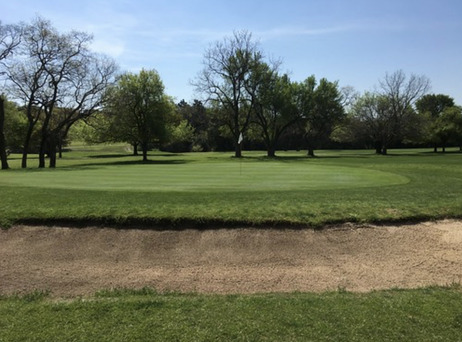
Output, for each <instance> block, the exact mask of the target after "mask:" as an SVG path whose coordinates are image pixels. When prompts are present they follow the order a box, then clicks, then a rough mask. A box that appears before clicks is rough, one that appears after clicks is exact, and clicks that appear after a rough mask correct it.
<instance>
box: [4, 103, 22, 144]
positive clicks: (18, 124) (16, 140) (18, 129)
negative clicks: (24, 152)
mask: <svg viewBox="0 0 462 342" xmlns="http://www.w3.org/2000/svg"><path fill="white" fill-rule="evenodd" d="M26 131H27V117H26V115H25V114H24V112H23V111H22V110H20V109H19V108H18V106H17V105H16V104H15V103H13V102H10V101H5V130H4V134H5V137H6V148H7V149H8V150H10V151H18V152H19V151H21V148H22V145H23V144H24V135H25V132H26Z"/></svg>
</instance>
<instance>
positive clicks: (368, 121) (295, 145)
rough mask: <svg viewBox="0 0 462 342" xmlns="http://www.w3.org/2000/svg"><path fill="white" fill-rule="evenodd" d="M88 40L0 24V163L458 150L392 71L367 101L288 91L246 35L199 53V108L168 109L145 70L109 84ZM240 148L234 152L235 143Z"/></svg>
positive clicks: (335, 93) (458, 121)
mask: <svg viewBox="0 0 462 342" xmlns="http://www.w3.org/2000/svg"><path fill="white" fill-rule="evenodd" d="M91 41H92V36H91V35H88V34H86V33H83V32H77V31H72V32H68V33H60V32H58V31H57V30H56V29H55V28H54V27H53V26H52V25H51V23H50V22H48V21H46V20H44V19H42V18H36V19H35V20H34V21H32V22H31V23H30V24H20V25H1V23H0V63H1V64H0V65H1V75H2V78H3V80H4V82H5V83H4V85H3V89H2V93H6V94H8V98H9V99H10V101H8V100H7V99H6V97H5V96H4V95H2V96H1V99H0V156H1V162H2V168H4V169H5V168H8V161H7V151H12V152H16V153H22V167H23V168H25V167H27V159H28V154H29V153H37V154H38V155H39V167H44V166H45V160H46V158H47V157H48V159H49V166H50V167H55V166H56V158H57V156H61V153H62V149H63V147H64V146H65V145H66V144H68V143H69V141H70V139H75V140H83V141H86V142H89V143H103V142H126V143H129V144H131V145H132V147H133V153H134V154H138V151H139V150H141V151H142V158H143V161H146V160H147V159H148V151H149V149H152V148H160V149H162V150H165V151H171V152H185V151H230V150H234V155H235V157H241V156H242V147H243V146H245V149H266V151H267V155H268V156H269V157H275V156H276V151H277V150H287V149H296V150H300V149H305V150H306V151H307V154H308V155H309V156H314V155H315V150H316V149H319V148H372V149H375V151H376V153H379V154H387V151H388V149H389V148H392V147H400V146H430V147H432V148H433V149H434V151H435V152H436V151H437V150H438V148H439V147H441V148H442V151H443V152H444V151H445V148H446V147H447V146H460V147H461V148H462V109H461V107H459V106H457V105H456V104H455V103H454V100H453V99H452V98H451V97H449V96H447V95H443V94H428V91H429V89H430V81H429V80H428V79H427V78H426V77H425V76H418V75H406V74H405V73H404V72H403V71H401V70H398V71H396V72H394V73H392V74H386V75H385V77H384V78H383V79H382V80H381V81H380V82H379V86H378V87H377V90H375V91H372V92H365V93H364V94H359V93H357V92H356V91H355V90H354V88H353V87H351V86H348V87H343V88H340V87H339V84H338V82H337V81H335V82H332V81H329V80H327V79H325V78H321V79H319V80H318V79H316V77H315V76H314V75H311V76H308V77H307V78H306V79H305V80H304V81H302V82H296V81H292V80H291V79H290V77H289V75H288V74H286V73H282V72H281V71H280V67H281V62H280V61H272V60H270V59H268V58H266V57H265V54H264V52H263V51H262V50H261V49H260V46H259V44H258V43H257V42H255V41H254V40H253V38H252V35H251V33H249V32H247V31H237V32H234V34H233V35H232V36H231V37H227V38H225V39H223V40H222V41H218V42H215V43H214V44H212V45H211V46H210V48H209V49H207V50H206V52H205V54H204V60H203V65H204V66H203V69H202V70H201V71H200V73H199V74H198V76H197V78H196V80H195V81H194V82H193V86H194V87H195V89H196V91H198V92H199V93H200V94H202V95H203V96H204V99H203V100H197V99H196V100H194V101H193V102H192V103H187V102H186V101H184V100H182V101H180V102H179V103H177V104H175V103H174V101H173V99H172V98H171V97H169V96H168V95H167V94H165V93H164V86H163V83H162V80H161V77H160V75H159V74H158V73H157V71H155V70H154V69H152V70H144V69H143V70H141V71H140V72H138V73H128V72H125V73H119V74H117V65H116V64H115V62H114V61H112V60H111V59H109V58H108V57H106V56H104V55H99V54H96V53H94V52H92V51H91V50H90V48H89V45H90V43H91ZM241 137H244V141H243V142H242V141H241Z"/></svg>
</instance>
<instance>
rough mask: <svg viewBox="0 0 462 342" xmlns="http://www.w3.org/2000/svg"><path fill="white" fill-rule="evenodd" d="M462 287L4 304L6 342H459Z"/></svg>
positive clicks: (106, 295)
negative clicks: (362, 292)
mask: <svg viewBox="0 0 462 342" xmlns="http://www.w3.org/2000/svg"><path fill="white" fill-rule="evenodd" d="M461 308H462V292H461V290H460V287H459V286H452V287H448V288H436V287H435V288H424V289H416V290H390V291H379V292H372V293H367V294H354V293H349V292H345V291H341V290H339V291H338V292H328V293H323V294H311V293H292V294H266V295H228V296H218V295H199V294H158V293H156V292H155V291H154V290H150V289H142V290H139V291H136V290H116V291H103V292H100V293H99V294H97V295H96V296H94V297H90V298H81V299H70V300H62V299H61V300H60V299H51V298H48V297H47V296H46V295H44V294H43V293H41V292H36V293H32V294H29V295H26V296H22V297H3V298H0V341H9V342H12V341H111V342H113V341H348V342H351V341H429V342H430V341H460V340H461V338H462V309H461Z"/></svg>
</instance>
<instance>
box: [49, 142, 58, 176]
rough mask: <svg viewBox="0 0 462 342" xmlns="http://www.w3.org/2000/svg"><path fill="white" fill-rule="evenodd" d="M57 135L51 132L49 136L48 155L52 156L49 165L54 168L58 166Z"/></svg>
mask: <svg viewBox="0 0 462 342" xmlns="http://www.w3.org/2000/svg"><path fill="white" fill-rule="evenodd" d="M56 140H57V139H55V136H54V135H53V134H50V136H49V137H48V156H49V157H50V162H49V165H48V166H49V167H50V168H52V169H54V168H55V167H56V145H57V142H56Z"/></svg>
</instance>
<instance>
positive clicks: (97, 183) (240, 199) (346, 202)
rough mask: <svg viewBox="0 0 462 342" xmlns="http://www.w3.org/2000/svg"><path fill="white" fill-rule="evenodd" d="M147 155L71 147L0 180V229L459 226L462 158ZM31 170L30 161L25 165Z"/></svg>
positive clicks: (418, 154)
mask: <svg viewBox="0 0 462 342" xmlns="http://www.w3.org/2000/svg"><path fill="white" fill-rule="evenodd" d="M318 155H319V157H318V158H306V157H305V155H304V152H281V153H280V154H279V157H278V158H275V159H269V158H266V157H264V156H263V153H262V152H246V153H245V157H244V158H242V159H240V160H239V159H235V158H232V157H231V154H230V153H185V154H172V153H161V152H153V153H151V155H150V156H149V157H150V161H149V162H148V163H142V162H140V160H139V159H140V157H134V156H131V155H130V154H128V153H127V151H126V146H124V145H98V146H84V145H74V146H72V148H71V152H67V153H65V154H64V158H63V159H61V160H59V161H58V168H57V169H54V170H50V169H41V170H39V169H36V168H29V169H26V170H22V169H19V162H20V160H19V156H18V155H14V156H13V158H12V159H11V160H10V165H11V166H12V169H11V170H7V171H1V172H0V195H1V198H2V200H1V202H0V211H1V213H2V217H1V218H0V224H2V225H4V226H8V225H10V224H13V223H19V222H29V223H30V222H37V223H51V224H52V223H53V221H61V222H62V221H67V222H69V223H72V222H75V223H78V222H82V221H86V222H90V223H91V222H94V223H96V224H99V223H106V224H128V223H133V224H147V225H158V224H162V225H170V226H173V225H177V224H180V223H191V224H199V225H209V226H214V225H217V224H218V225H220V224H222V225H239V224H250V225H273V224H277V225H284V224H288V225H294V224H295V225H303V226H322V225H325V224H329V223H341V222H375V223H377V222H384V221H408V220H426V219H441V218H457V217H461V216H462V196H460V194H461V193H462V168H461V167H460V166H461V162H462V154H459V153H447V154H444V155H443V154H433V153H428V152H426V151H424V150H401V151H398V150H396V151H391V155H389V156H377V155H374V154H373V153H372V152H371V151H320V152H319V153H318ZM35 162H36V160H34V159H31V160H30V161H29V165H33V164H34V163H35Z"/></svg>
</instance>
